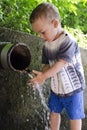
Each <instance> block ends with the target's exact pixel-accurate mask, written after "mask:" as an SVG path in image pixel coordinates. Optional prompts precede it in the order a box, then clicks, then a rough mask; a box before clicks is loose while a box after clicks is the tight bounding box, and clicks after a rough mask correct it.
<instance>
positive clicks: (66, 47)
mask: <svg viewBox="0 0 87 130" xmlns="http://www.w3.org/2000/svg"><path fill="white" fill-rule="evenodd" d="M78 51H79V48H78V44H77V43H76V42H75V41H70V42H69V41H68V42H65V43H63V44H62V45H61V47H60V49H59V51H58V55H57V59H63V60H65V61H67V62H71V61H72V59H73V57H74V56H75V55H76V53H78Z"/></svg>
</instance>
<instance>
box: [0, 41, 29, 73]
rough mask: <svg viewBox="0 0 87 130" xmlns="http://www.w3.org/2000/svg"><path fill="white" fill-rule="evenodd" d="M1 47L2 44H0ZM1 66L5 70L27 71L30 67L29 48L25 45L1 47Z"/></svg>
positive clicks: (9, 44) (10, 44)
mask: <svg viewBox="0 0 87 130" xmlns="http://www.w3.org/2000/svg"><path fill="white" fill-rule="evenodd" d="M0 45H1V44H0ZM1 48H2V50H1V49H0V50H1V56H0V65H1V68H4V69H8V68H10V69H12V70H20V71H22V70H25V69H26V68H28V67H29V65H30V61H31V54H30V49H29V47H28V46H27V45H26V44H24V43H18V44H12V43H8V44H5V45H3V47H1Z"/></svg>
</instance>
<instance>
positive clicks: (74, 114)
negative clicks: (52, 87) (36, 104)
mask: <svg viewBox="0 0 87 130" xmlns="http://www.w3.org/2000/svg"><path fill="white" fill-rule="evenodd" d="M48 107H49V108H50V111H51V112H55V113H61V112H62V111H63V109H65V110H66V114H67V115H68V117H69V119H71V120H75V119H82V118H85V114H84V103H83V91H81V92H79V93H76V94H73V95H71V96H67V97H59V96H57V95H56V94H54V93H53V92H51V95H50V98H49V102H48Z"/></svg>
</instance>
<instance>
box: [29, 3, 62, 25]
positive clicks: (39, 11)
mask: <svg viewBox="0 0 87 130" xmlns="http://www.w3.org/2000/svg"><path fill="white" fill-rule="evenodd" d="M41 17H45V18H47V19H48V20H50V21H52V20H54V19H58V20H59V21H60V14H59V11H58V9H57V7H55V6H54V5H53V4H51V3H45V2H44V3H41V4H39V5H38V6H37V7H36V8H35V9H34V10H33V11H32V13H31V16H30V23H31V24H32V23H34V22H35V20H37V19H38V18H41Z"/></svg>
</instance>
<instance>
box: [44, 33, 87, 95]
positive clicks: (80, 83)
mask: <svg viewBox="0 0 87 130" xmlns="http://www.w3.org/2000/svg"><path fill="white" fill-rule="evenodd" d="M60 59H62V60H65V61H67V62H68V64H67V65H65V66H64V67H63V68H62V69H61V71H59V72H58V73H56V74H55V75H54V76H52V77H51V90H52V91H53V92H54V93H56V94H66V95H68V94H70V93H74V92H78V91H80V90H83V89H84V88H85V80H84V73H83V67H82V63H81V56H80V50H79V47H78V44H77V42H76V41H75V40H74V38H73V37H71V36H70V35H69V34H67V33H66V32H65V31H64V32H63V33H61V35H60V37H59V38H58V39H56V40H55V41H53V42H51V43H48V42H45V44H44V46H43V51H42V63H43V64H49V65H50V66H52V65H53V64H55V63H56V62H57V61H58V60H60Z"/></svg>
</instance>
